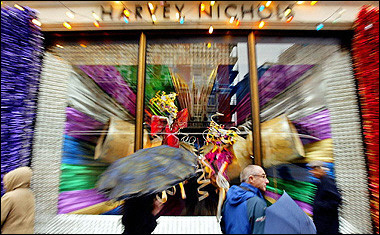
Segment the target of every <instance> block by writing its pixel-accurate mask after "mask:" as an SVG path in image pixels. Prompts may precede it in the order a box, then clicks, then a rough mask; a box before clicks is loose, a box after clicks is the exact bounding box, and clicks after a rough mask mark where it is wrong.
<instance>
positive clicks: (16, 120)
mask: <svg viewBox="0 0 380 235" xmlns="http://www.w3.org/2000/svg"><path fill="white" fill-rule="evenodd" d="M35 18H37V17H36V12H35V11H34V10H32V9H30V8H29V7H24V11H21V10H19V9H17V8H14V7H5V8H1V179H3V176H4V174H6V173H7V172H9V171H12V170H14V169H16V168H18V167H20V166H30V162H31V154H32V140H33V134H34V122H35V117H36V107H37V93H38V86H39V76H40V71H41V58H42V54H43V46H42V44H43V35H42V33H41V29H40V28H39V27H38V26H36V25H34V24H33V23H32V22H31V20H32V19H35ZM4 193H5V191H4V188H3V181H1V195H3V194H4Z"/></svg>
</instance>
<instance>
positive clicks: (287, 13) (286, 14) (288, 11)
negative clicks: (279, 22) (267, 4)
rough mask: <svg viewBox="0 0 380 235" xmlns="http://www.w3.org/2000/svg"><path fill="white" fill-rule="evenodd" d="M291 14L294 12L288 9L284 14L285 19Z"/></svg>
mask: <svg viewBox="0 0 380 235" xmlns="http://www.w3.org/2000/svg"><path fill="white" fill-rule="evenodd" d="M290 12H292V9H290V8H289V7H287V8H286V10H285V12H284V15H285V17H286V16H288V15H289V14H290Z"/></svg>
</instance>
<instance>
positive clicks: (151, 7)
mask: <svg viewBox="0 0 380 235" xmlns="http://www.w3.org/2000/svg"><path fill="white" fill-rule="evenodd" d="M148 6H149V10H151V11H153V10H154V6H153V4H152V3H151V2H149V3H148Z"/></svg>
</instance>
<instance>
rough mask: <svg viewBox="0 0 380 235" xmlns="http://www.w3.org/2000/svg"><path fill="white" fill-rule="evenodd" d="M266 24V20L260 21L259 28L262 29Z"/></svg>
mask: <svg viewBox="0 0 380 235" xmlns="http://www.w3.org/2000/svg"><path fill="white" fill-rule="evenodd" d="M264 25H265V22H264V21H263V20H262V21H260V24H259V29H262V28H263V27H264Z"/></svg>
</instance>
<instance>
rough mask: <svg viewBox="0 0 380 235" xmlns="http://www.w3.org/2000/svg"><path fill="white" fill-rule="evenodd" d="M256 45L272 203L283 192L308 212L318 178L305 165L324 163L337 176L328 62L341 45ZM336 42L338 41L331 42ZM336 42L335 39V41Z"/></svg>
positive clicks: (287, 42) (292, 41)
mask: <svg viewBox="0 0 380 235" xmlns="http://www.w3.org/2000/svg"><path fill="white" fill-rule="evenodd" d="M266 40H267V41H271V40H270V39H265V38H263V39H262V41H263V42H262V43H257V46H256V47H257V61H258V76H259V83H258V86H259V99H260V119H261V138H262V152H263V166H264V167H265V168H266V173H267V174H268V176H269V177H268V179H269V182H270V183H269V185H268V186H267V192H266V194H265V198H266V199H267V201H268V202H269V203H270V204H271V203H274V202H275V201H276V200H278V199H279V198H280V197H281V195H282V193H283V191H284V190H285V191H286V192H287V193H288V194H289V195H290V196H291V197H292V198H293V199H294V200H295V202H296V203H297V204H298V205H299V206H300V207H301V208H302V209H303V210H304V212H305V213H307V214H308V215H312V206H311V205H312V202H313V199H314V193H315V190H316V186H315V183H316V182H317V179H316V178H314V177H312V176H311V174H310V173H309V172H308V168H307V166H306V164H307V163H308V162H310V161H312V160H321V161H324V162H325V164H326V166H327V167H328V168H329V169H330V171H329V173H328V174H329V175H330V176H332V177H334V171H333V167H334V163H333V162H334V160H333V157H332V156H333V155H332V137H331V129H330V116H329V110H328V109H327V106H326V102H325V100H324V93H325V84H324V81H323V75H322V74H323V71H324V69H325V66H324V61H325V60H326V58H327V57H329V56H331V55H333V54H334V53H339V52H338V50H339V47H338V46H336V45H328V44H331V42H328V43H325V41H326V40H324V41H323V40H320V41H319V42H313V41H311V40H309V41H307V40H306V41H305V39H304V41H305V42H301V41H299V40H296V39H288V40H285V39H283V41H281V42H279V43H273V42H269V43H265V41H266ZM332 44H334V43H332ZM335 44H336V43H335Z"/></svg>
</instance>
